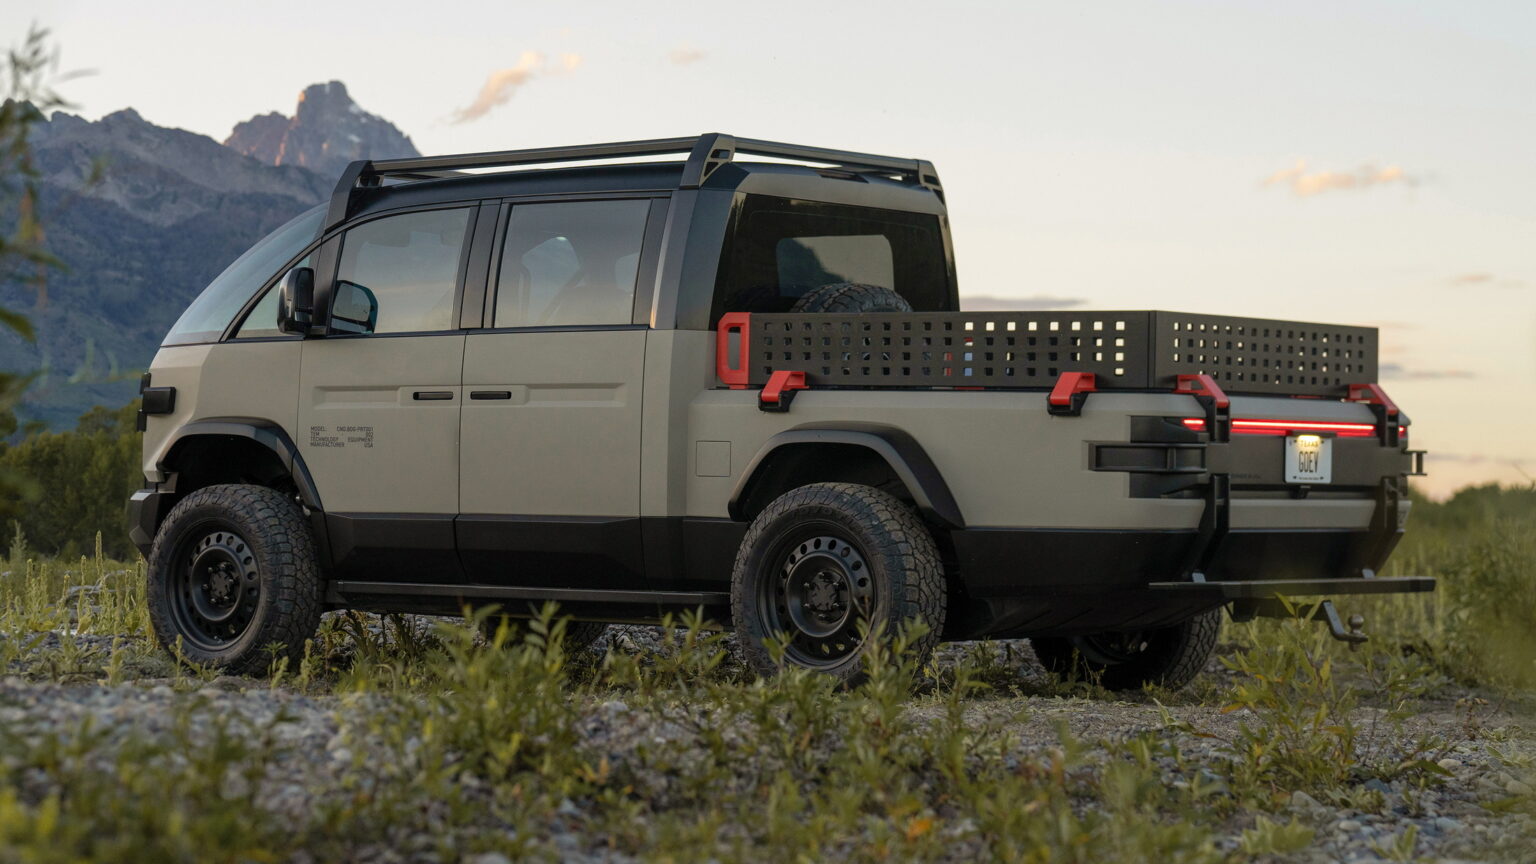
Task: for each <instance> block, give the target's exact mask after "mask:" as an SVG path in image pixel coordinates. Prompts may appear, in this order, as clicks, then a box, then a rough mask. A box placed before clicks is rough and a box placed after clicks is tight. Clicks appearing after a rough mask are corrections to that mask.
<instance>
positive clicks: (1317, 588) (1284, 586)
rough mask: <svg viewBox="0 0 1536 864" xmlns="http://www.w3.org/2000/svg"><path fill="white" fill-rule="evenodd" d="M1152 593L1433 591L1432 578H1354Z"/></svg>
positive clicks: (1173, 585)
mask: <svg viewBox="0 0 1536 864" xmlns="http://www.w3.org/2000/svg"><path fill="white" fill-rule="evenodd" d="M1147 587H1148V588H1149V589H1151V590H1153V591H1158V592H1170V593H1175V594H1185V595H1189V596H1192V597H1202V598H1207V599H1211V600H1218V599H1219V600H1271V599H1274V598H1275V597H1308V596H1321V595H1343V594H1417V593H1421V592H1425V591H1433V590H1435V579H1434V577H1432V576H1391V577H1378V576H1371V577H1357V578H1341V579H1251V580H1246V581H1230V582H1152V583H1150V584H1148V585H1147Z"/></svg>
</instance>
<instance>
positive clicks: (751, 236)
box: [711, 195, 949, 324]
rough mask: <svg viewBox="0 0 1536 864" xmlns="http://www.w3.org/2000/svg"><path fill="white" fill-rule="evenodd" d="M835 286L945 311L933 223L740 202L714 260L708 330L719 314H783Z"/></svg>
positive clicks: (814, 206)
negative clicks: (879, 290) (867, 289)
mask: <svg viewBox="0 0 1536 864" xmlns="http://www.w3.org/2000/svg"><path fill="white" fill-rule="evenodd" d="M835 282H861V283H865V284H869V285H880V286H882V287H885V288H890V289H891V290H893V291H896V292H897V293H899V294H901V296H903V297H905V298H906V300H907V302H908V303H910V304H912V308H913V309H915V310H917V311H919V312H933V311H943V310H945V309H947V308H948V303H949V268H948V263H947V258H946V255H945V252H944V240H943V234H942V232H941V231H940V230H939V217H937V216H934V215H929V214H923V213H905V212H901V211H895V210H877V209H874V208H869V207H850V206H845V205H841V204H822V203H819V202H815V201H798V200H791V199H787V198H772V197H768V196H764V195H747V196H744V197H743V198H742V200H741V203H740V205H739V206H738V207H737V210H736V214H735V216H734V218H733V219H732V225H731V229H730V234H729V235H728V237H727V239H726V244H725V248H724V250H723V251H722V253H721V257H720V272H719V277H718V279H717V281H716V284H715V304H714V310H713V313H712V315H711V323H712V324H713V323H714V322H715V321H717V320H719V318H720V316H721V315H722V314H724V313H726V312H787V311H789V310H790V308H791V307H793V306H794V304H795V301H796V300H798V299H800V298H801V297H802V296H804V295H805V294H806V293H807V292H810V291H814V290H815V289H817V288H820V287H821V286H823V285H830V284H832V283H835Z"/></svg>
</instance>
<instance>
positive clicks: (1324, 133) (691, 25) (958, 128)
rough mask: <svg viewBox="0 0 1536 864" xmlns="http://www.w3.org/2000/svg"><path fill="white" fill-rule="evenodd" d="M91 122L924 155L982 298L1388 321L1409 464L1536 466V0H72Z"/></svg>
mask: <svg viewBox="0 0 1536 864" xmlns="http://www.w3.org/2000/svg"><path fill="white" fill-rule="evenodd" d="M33 23H36V24H38V25H40V26H44V27H47V28H49V29H51V30H52V32H53V34H54V36H55V37H56V41H57V43H58V44H59V45H60V46H61V51H62V57H61V64H60V68H61V69H62V70H64V71H70V70H89V71H90V73H91V74H89V75H87V76H83V77H79V78H76V79H73V80H70V81H68V82H66V83H65V84H64V85H63V90H64V93H65V95H66V96H67V97H69V98H70V99H71V100H73V101H74V102H75V103H77V104H78V105H79V107H80V112H79V113H82V114H84V115H85V116H87V117H90V118H95V117H99V116H101V115H103V114H106V113H110V112H112V111H115V110H118V109H121V108H124V107H129V106H132V107H133V108H135V109H136V110H138V112H139V113H140V114H142V115H143V116H144V117H145V119H147V120H149V121H151V122H154V123H157V124H160V125H163V126H174V127H180V128H184V129H189V130H192V131H195V132H201V133H204V134H208V135H211V136H213V137H215V138H218V139H220V140H222V139H223V138H224V137H225V136H226V135H228V133H229V130H230V128H231V127H232V126H233V125H234V124H235V123H236V122H239V121H241V120H244V119H247V118H249V117H250V116H251V115H253V114H257V113H263V112H267V111H282V112H284V113H292V111H293V107H294V102H295V99H296V96H297V94H298V93H299V91H300V90H302V89H303V88H304V87H305V86H306V85H308V84H311V83H315V82H320V81H326V80H332V79H336V80H342V81H344V82H345V83H346V84H347V87H348V89H349V91H350V92H351V94H352V96H353V98H355V99H356V100H357V101H358V102H359V103H360V104H361V105H362V106H363V107H364V108H366V109H367V110H369V111H371V112H373V113H376V114H379V115H381V116H383V117H385V118H387V119H389V120H391V121H393V122H394V123H395V124H396V125H397V126H399V127H400V128H401V129H402V130H404V131H405V132H406V133H407V134H409V135H410V136H411V137H412V139H413V140H414V141H415V143H416V145H417V147H418V148H419V149H420V150H421V151H422V152H423V153H428V154H433V153H452V152H469V151H480V150H500V149H512V148H519V147H532V146H549V145H556V144H574V143H586V142H597V141H612V140H625V139H635V138H650V137H671V136H678V135H691V134H696V133H701V132H705V131H719V132H729V133H733V134H737V135H741V136H743V137H754V138H767V139H773V140H784V141H793V142H796V143H803V144H811V145H820V146H827V147H836V148H840V149H849V150H863V151H869V152H875V153H887V154H891V155H898V156H915V157H921V158H926V159H930V160H932V161H933V162H934V163H935V164H936V166H937V167H938V170H939V173H940V176H941V178H942V179H943V183H944V188H945V191H946V195H947V200H948V204H949V209H950V215H951V224H952V227H953V229H954V234H955V249H956V255H957V259H958V263H959V275H960V286H961V293H962V295H970V296H973V297H977V296H985V297H991V298H1001V299H1004V300H1015V301H1018V300H1023V299H1026V298H1032V299H1034V300H1039V299H1041V298H1051V299H1053V300H1054V301H1057V302H1059V303H1061V304H1063V305H1066V304H1071V305H1073V306H1075V307H1077V308H1085V309H1146V308H1154V309H1172V310H1178V311H1199V312H1211V313H1223V314H1234V315H1250V316H1259V317H1279V318H1290V319H1300V320H1311V321H1328V322H1339V323H1352V324H1366V325H1372V326H1377V327H1380V328H1381V338H1382V345H1383V347H1382V355H1381V362H1382V365H1383V374H1382V381H1381V383H1382V385H1383V386H1384V387H1385V388H1386V390H1387V392H1388V393H1389V394H1390V395H1391V396H1392V397H1393V398H1394V399H1395V400H1396V401H1397V403H1398V404H1399V405H1401V406H1402V407H1403V409H1404V411H1406V412H1407V413H1408V414H1409V415H1410V416H1411V417H1412V418H1413V421H1414V435H1413V438H1414V442H1415V446H1416V447H1424V448H1426V449H1428V450H1429V451H1430V458H1429V462H1428V464H1429V469H1430V472H1431V473H1430V476H1429V477H1428V478H1424V479H1423V481H1422V482H1421V486H1422V488H1425V489H1426V490H1428V491H1429V492H1430V493H1431V494H1436V495H1444V494H1446V493H1448V492H1449V491H1450V490H1453V489H1455V488H1457V487H1459V486H1462V485H1465V484H1467V483H1472V482H1485V481H1490V480H1498V481H1503V482H1513V483H1524V482H1530V480H1531V478H1532V477H1533V476H1536V434H1533V430H1536V158H1533V157H1536V98H1533V95H1532V94H1533V93H1536V3H1530V2H1478V3H1473V2H1444V3H1413V2H1376V3H1352V2H1328V3H1310V2H1290V3H1283V4H1277V3H1243V2H1222V3H1215V2H1208V3H1198V2H1168V3H1150V2H1095V3H1059V2H1058V3H1031V2H1008V3H973V2H947V3H933V2H927V3H901V2H888V3H877V4H871V3H851V2H843V3H832V2H820V3H802V2H792V0H780V2H776V3H772V4H744V5H739V6H738V5H724V6H720V5H717V6H700V5H699V4H694V3H668V2H660V0H653V2H649V3H644V4H640V3H633V2H615V3H607V2H579V0H567V2H562V3H547V2H546V3H523V2H516V0H495V2H481V0H472V2H458V3H453V2H448V3H437V4H421V3H396V2H377V0H374V2H367V3H351V2H345V3H344V2H325V3H315V2H303V3H299V2H288V0H269V2H264V3H260V4H251V3H242V4H226V3H209V2H206V0H205V2H188V3H181V2H156V0H136V2H133V3H122V2H83V0H48V2H37V0H9V2H7V3H5V4H4V5H3V6H0V34H3V35H5V36H6V41H7V42H8V43H10V44H11V45H15V44H17V43H19V42H20V41H21V38H22V36H23V34H24V33H25V31H26V29H27V27H28V26H29V25H30V24H33Z"/></svg>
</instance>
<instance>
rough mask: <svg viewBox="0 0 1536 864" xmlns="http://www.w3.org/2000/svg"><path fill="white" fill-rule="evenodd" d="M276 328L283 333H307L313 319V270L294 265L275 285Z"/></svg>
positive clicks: (304, 334) (305, 334)
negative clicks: (279, 282)
mask: <svg viewBox="0 0 1536 864" xmlns="http://www.w3.org/2000/svg"><path fill="white" fill-rule="evenodd" d="M277 290H278V295H277V329H279V330H281V331H283V332H284V333H297V334H299V335H300V336H307V335H309V328H310V325H312V324H313V323H314V320H315V271H314V270H311V269H310V268H308V267H295V268H293V269H292V270H289V271H288V275H286V276H284V277H283V282H282V284H281V285H279V286H277Z"/></svg>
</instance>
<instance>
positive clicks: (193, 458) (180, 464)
mask: <svg viewBox="0 0 1536 864" xmlns="http://www.w3.org/2000/svg"><path fill="white" fill-rule="evenodd" d="M155 464H156V467H157V468H158V469H159V470H160V471H161V472H162V473H164V474H165V475H166V476H169V475H171V474H175V475H177V478H178V482H177V489H176V491H177V493H178V494H179V495H185V494H186V493H188V492H191V491H193V490H194V489H197V488H201V487H203V486H207V485H212V484H213V483H220V482H242V480H249V479H257V480H265V481H267V483H270V481H271V480H273V479H274V478H275V477H276V476H278V475H279V474H280V475H282V476H286V478H287V479H288V480H290V481H291V482H292V483H293V486H294V490H295V492H296V493H297V494H298V496H299V501H300V502H302V503H303V504H304V506H306V507H308V508H310V509H311V510H321V509H323V508H322V507H321V503H320V492H319V490H318V489H317V488H316V487H315V481H314V478H313V477H312V476H311V475H310V473H309V468H308V466H306V465H305V464H304V458H303V457H302V456H301V455H299V451H298V447H297V446H296V445H295V444H294V443H293V439H292V438H290V437H289V436H288V433H287V432H286V431H285V430H284V429H283V427H282V426H280V425H278V424H277V423H274V422H272V421H270V420H264V419H261V418H255V417H210V418H205V419H202V420H195V421H193V422H191V423H188V424H186V425H185V426H183V427H181V428H180V429H178V430H177V431H176V433H175V434H174V435H173V436H172V437H171V439H170V441H169V442H168V443H167V445H166V448H165V455H163V456H161V457H160V458H159V459H158V460H157V461H156V463H155ZM188 471H191V472H193V473H192V475H191V476H186V475H187V472H188ZM183 478H185V479H183ZM188 482H190V485H185V484H187V483H188ZM267 483H263V484H262V485H267Z"/></svg>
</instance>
